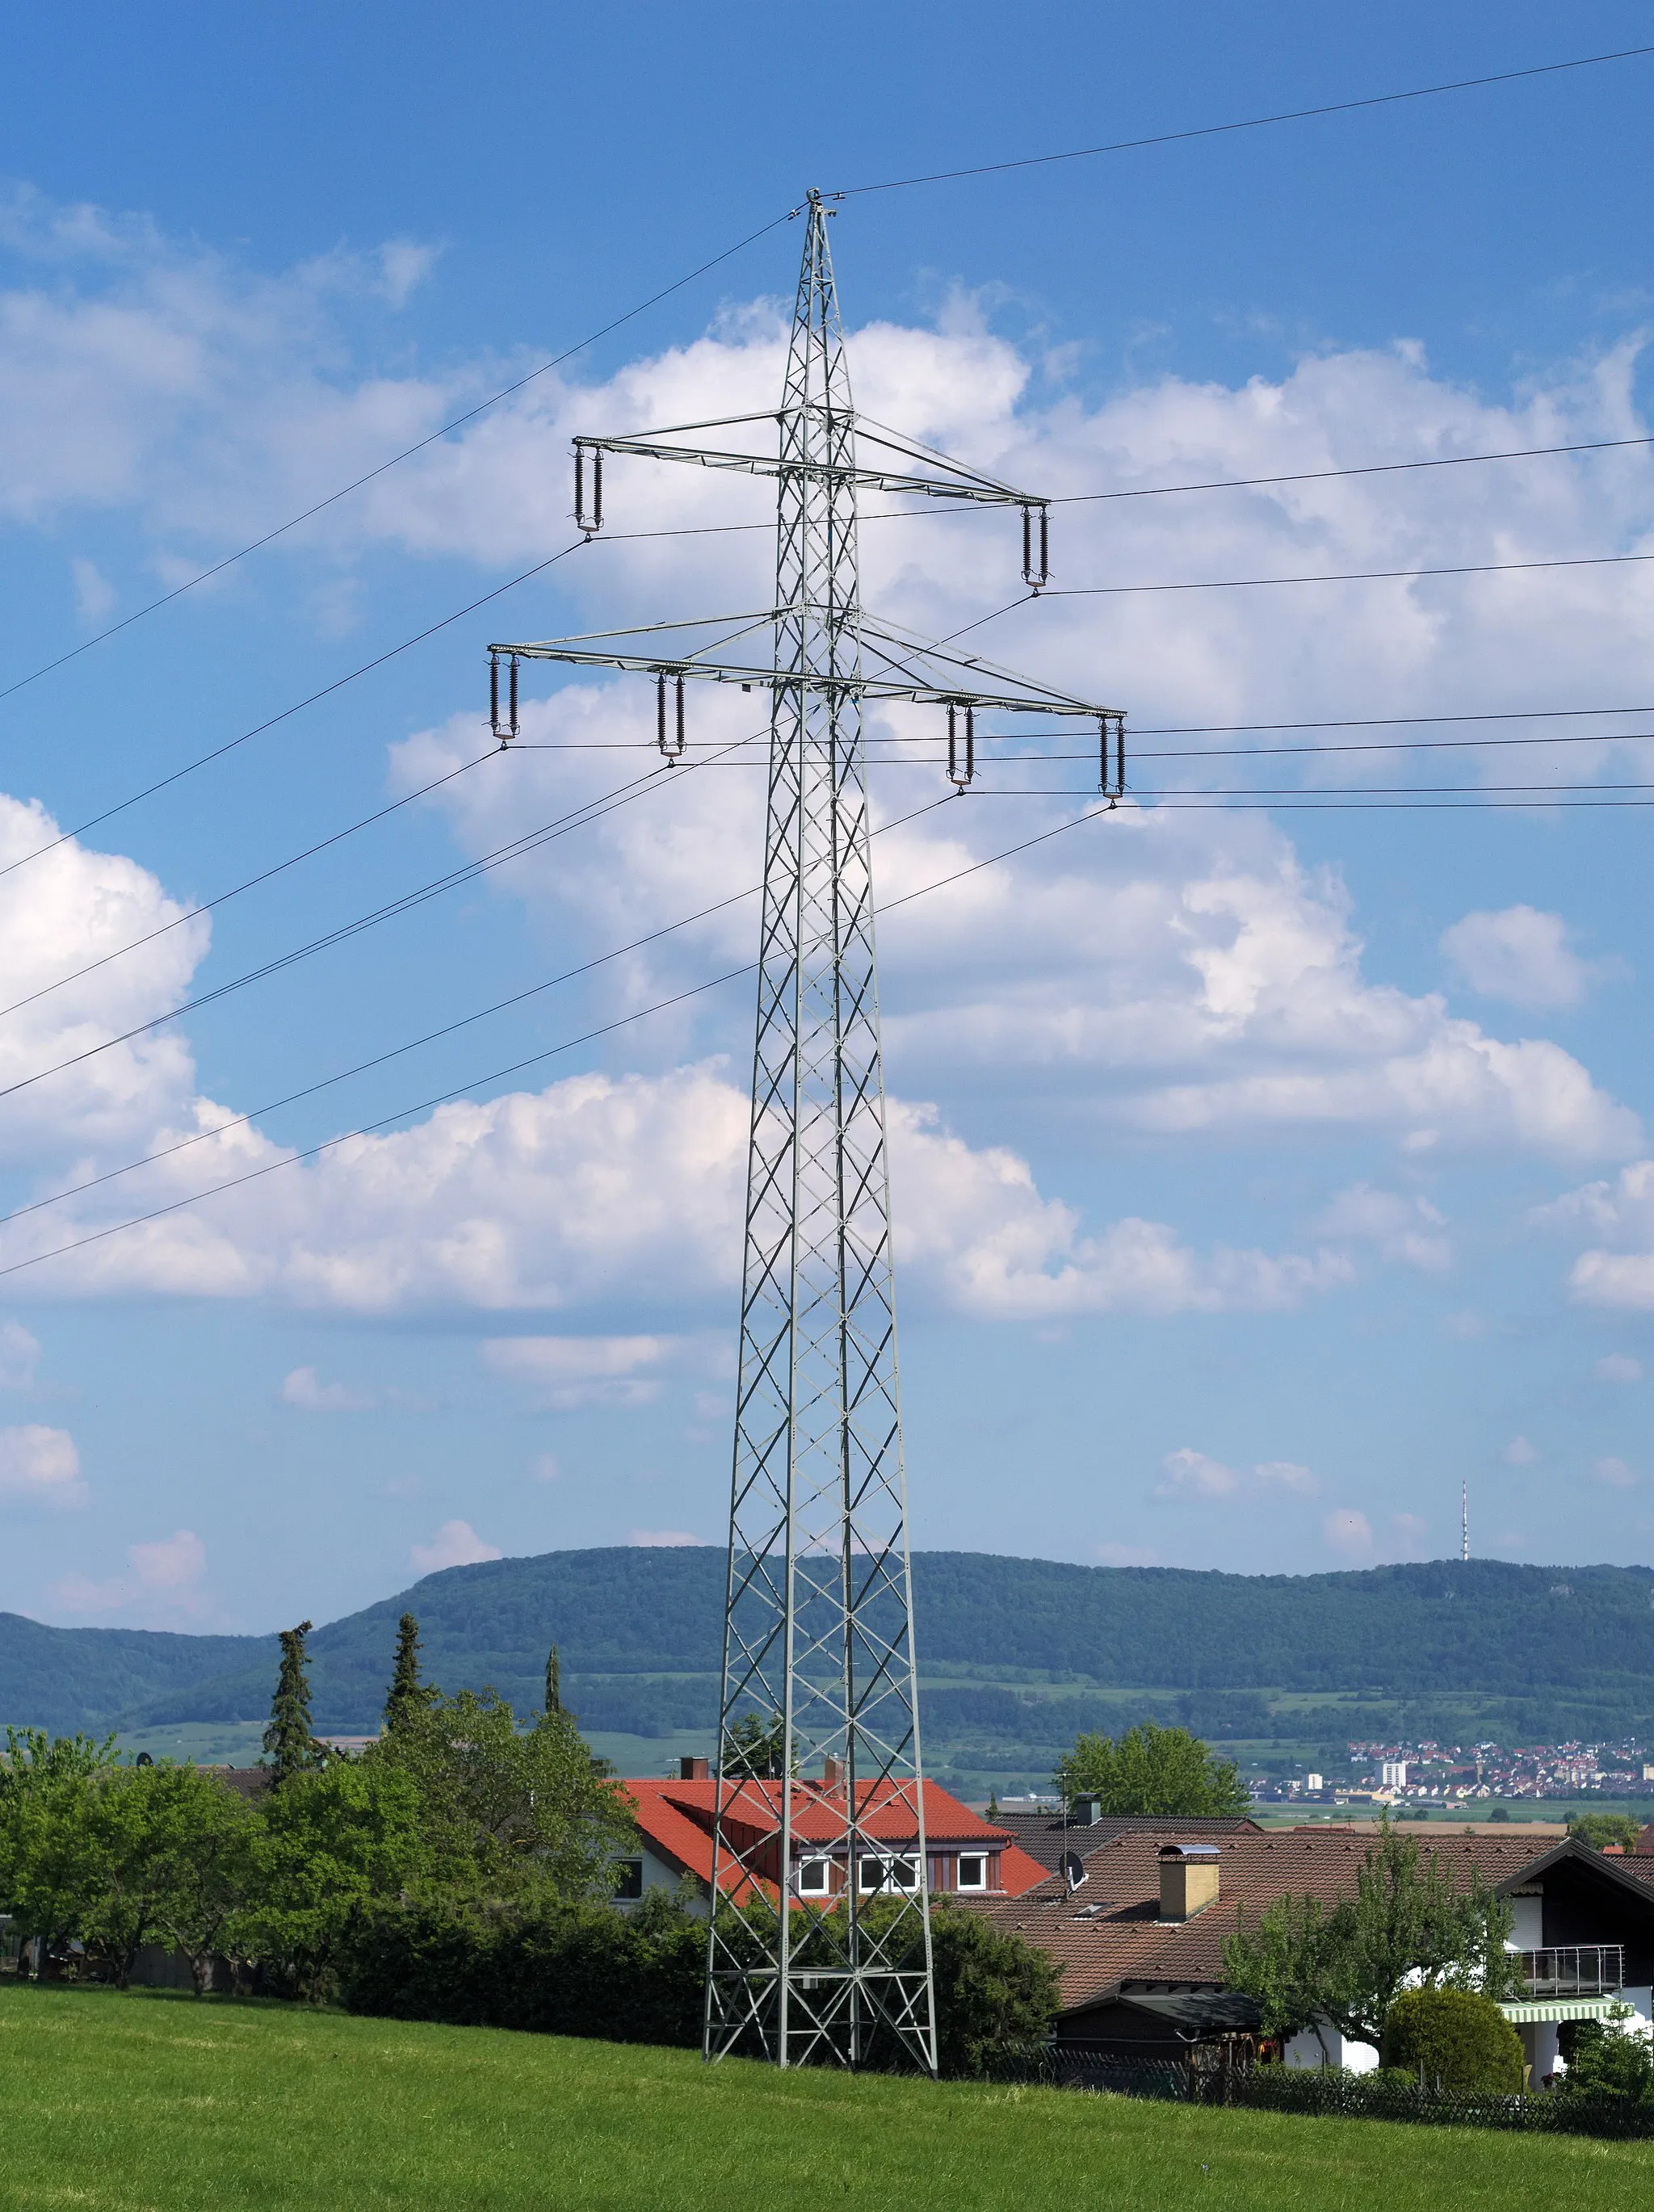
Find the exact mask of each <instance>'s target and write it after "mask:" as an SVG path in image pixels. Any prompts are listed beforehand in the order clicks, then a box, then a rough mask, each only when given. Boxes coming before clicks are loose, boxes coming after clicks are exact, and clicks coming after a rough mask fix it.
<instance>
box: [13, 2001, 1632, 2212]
mask: <svg viewBox="0 0 1654 2212" xmlns="http://www.w3.org/2000/svg"><path fill="white" fill-rule="evenodd" d="M0 2082H3V2085H4V2092H5V2100H6V2107H7V2110H8V2111H9V2112H10V2113H11V2114H12V2115H13V2116H14V2118H18V2119H19V2120H20V2121H21V2122H24V2124H16V2125H14V2126H11V2127H9V2128H8V2130H7V2131H6V2154H5V2160H4V2166H3V2176H0V2203H3V2204H4V2205H5V2206H6V2207H7V2208H8V2212H14V2208H15V2212H37V2208H39V2212H46V2208H48V2207H50V2208H52V2212H58V2208H60V2207H63V2206H65V2205H76V2206H85V2207H92V2208H95V2212H128V2208H131V2212H139V2208H143V2212H151V2208H155V2207H164V2208H166V2212H208V2208H212V2212H240V2208H244V2207H246V2208H253V2207H256V2208H260V2212H263V2208H271V2212H275V2208H283V2212H285V2208H289V2207H291V2208H294V2212H299V2208H303V2212H335V2208H337V2212H344V2208H346V2207H350V2208H351V2212H359V2209H360V2208H364V2207H365V2208H369V2212H371V2208H374V2207H378V2206H384V2207H386V2208H389V2207H392V2206H394V2207H397V2208H398V2212H408V2209H409V2208H420V2212H423V2208H429V2212H519V2208H529V2207H533V2208H540V2207H544V2208H556V2212H636V2208H638V2207H640V2206H647V2205H671V2206H672V2207H674V2208H677V2209H678V2212H700V2208H703V2207H704V2208H712V2207H714V2206H715V2207H716V2208H717V2212H761V2209H762V2212H769V2208H772V2207H774V2206H775V2205H776V2204H779V2203H819V2204H830V2205H835V2206H842V2207H843V2208H844V2212H887V2208H889V2207H891V2206H892V2205H900V2206H902V2207H903V2212H931V2208H935V2212H1002V2208H1004V2207H1006V2206H1008V2205H1015V2206H1016V2207H1017V2208H1018V2212H1073V2207H1074V2206H1076V2205H1086V2204H1092V2203H1101V2202H1104V2201H1107V2202H1108V2203H1110V2205H1111V2206H1114V2207H1122V2208H1128V2209H1129V2212H1136V2208H1141V2212H1179V2208H1181V2207H1182V2206H1184V2205H1189V2206H1200V2207H1201V2208H1203V2209H1204V2212H1253V2208H1256V2212H1279V2208H1280V2206H1281V2205H1282V2204H1290V2205H1291V2206H1292V2208H1293V2212H1323V2208H1325V2212H1335V2208H1337V2212H1344V2208H1346V2207H1347V2206H1349V2205H1353V2204H1365V2203H1376V2202H1379V2201H1383V2202H1385V2203H1402V2204H1405V2205H1407V2206H1408V2212H1432V2208H1434V2207H1436V2206H1441V2207H1443V2208H1446V2207H1448V2206H1451V2207H1452V2208H1453V2212H1480V2209H1481V2208H1483V2207H1486V2208H1488V2212H1493V2208H1498V2212H1522V2208H1525V2207H1528V2206H1533V2207H1535V2208H1538V2207H1541V2206H1546V2207H1548V2206H1551V2205H1554V2204H1555V2203H1566V2202H1569V2201H1572V2200H1574V2199H1577V2198H1578V2197H1583V2196H1584V2195H1585V2194H1587V2193H1588V2192H1589V2193H1590V2194H1591V2195H1593V2196H1602V2197H1608V2198H1615V2199H1618V2200H1620V2201H1625V2202H1635V2201H1637V2200H1638V2199H1639V2197H1641V2195H1642V2192H1643V2191H1646V2190H1647V2189H1648V2188H1649V2186H1650V2185H1651V2182H1654V2144H1651V2143H1627V2144H1616V2143H1601V2142H1581V2141H1572V2140H1568V2139H1566V2138H1555V2137H1543V2136H1542V2137H1533V2136H1527V2137H1517V2136H1500V2135H1495V2134H1483V2133H1481V2132H1477V2131H1474V2130H1456V2129H1431V2128H1408V2127H1404V2126H1396V2125H1387V2124H1383V2123H1379V2122H1359V2121H1329V2120H1328V2121H1317V2120H1308V2119H1298V2118H1276V2117H1274V2116H1273V2115H1267V2114H1262V2113H1251V2112H1207V2111H1199V2110H1188V2109H1184V2108H1182V2107H1178V2106H1164V2105H1152V2104H1145V2103H1134V2102H1131V2101H1129V2100H1125V2099H1118V2098H1111V2097H1094V2096H1086V2095H1081V2094H1076V2093H1069V2092H1063V2091H1058V2090H1034V2089H1014V2088H1001V2087H977V2086H975V2085H970V2084H955V2085H950V2086H946V2087H933V2086H932V2085H930V2084H928V2083H923V2082H916V2081H891V2080H884V2079H879V2078H875V2077H871V2076H863V2077H861V2078H860V2079H855V2080H851V2079H847V2078H845V2077H844V2076H842V2075H832V2074H825V2073H815V2072H809V2073H794V2074H789V2075H777V2074H775V2073H773V2072H771V2071H769V2069H763V2068H759V2067H756V2066H751V2065H743V2064H728V2065H725V2066H722V2067H720V2068H718V2069H715V2070H710V2071H709V2070H708V2069H705V2068H703V2067H702V2064H701V2063H700V2061H699V2059H698V2058H697V2057H694V2056H693V2055H692V2054H690V2053H688V2052H684V2051H661V2050H654V2049H642V2048H638V2047H627V2046H622V2045H612V2044H601V2043H575V2042H566V2041H562V2040H558V2039H552V2038H550V2037H537V2036H526V2035H512V2034H507V2033H501V2032H498V2031H496V2030H491V2029H483V2028H451V2027H426V2026H420V2025H410V2024H406V2023H402V2022H390V2021H370V2020H359V2019H353V2018H350V2017H348V2016H346V2015H342V2014H337V2013H325V2012H309V2011H303V2010H299V2009H296V2008H287V2007H282V2006H276V2005H256V2004H240V2003H234V2002H210V2001H209V2002H204V2003H198V2002H195V2001H193V2000H192V1999H190V1998H187V1997H173V1996H161V1995H159V1994H151V1993H144V1994H138V1993H133V1994H130V1995H121V1994H119V1993H117V1992H114V1991H104V1990H65V1989H46V1990H37V1989H33V1988H28V1987H17V1986H15V1985H14V1986H11V1987H9V1988H6V1989H4V1990H0ZM24 2116H26V2120H25V2117H24Z"/></svg>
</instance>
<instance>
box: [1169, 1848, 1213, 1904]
mask: <svg viewBox="0 0 1654 2212" xmlns="http://www.w3.org/2000/svg"><path fill="white" fill-rule="evenodd" d="M1159 1861H1160V1917H1161V1919H1162V1920H1192V1919H1193V1918H1194V1917H1195V1914H1196V1913H1197V1912H1203V1911H1205V1910H1206V1908H1207V1905H1215V1904H1216V1903H1217V1901H1218V1847H1217V1845H1216V1844H1161V1846H1160V1850H1159Z"/></svg>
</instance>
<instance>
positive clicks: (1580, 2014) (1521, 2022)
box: [1499, 1996, 1626, 2027]
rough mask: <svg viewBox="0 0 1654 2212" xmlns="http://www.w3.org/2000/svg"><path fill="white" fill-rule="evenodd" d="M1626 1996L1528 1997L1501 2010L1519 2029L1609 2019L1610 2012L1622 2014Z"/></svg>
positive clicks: (1504, 2006) (1503, 2005)
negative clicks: (1551, 2022) (1555, 2022)
mask: <svg viewBox="0 0 1654 2212" xmlns="http://www.w3.org/2000/svg"><path fill="white" fill-rule="evenodd" d="M1625 2002H1626V2001H1625V1999H1624V1998H1623V1997H1612V1996H1611V1997H1524V1998H1523V1999H1522V2000H1521V2001H1520V2002H1517V2003H1515V2004H1502V2005H1501V2006H1500V2007H1499V2010H1500V2011H1501V2012H1502V2013H1503V2014H1504V2015H1505V2019H1506V2020H1508V2021H1512V2022H1514V2024H1515V2025H1516V2026H1517V2027H1525V2026H1527V2025H1528V2024H1529V2022H1530V2021H1539V2020H1606V2019H1607V2018H1608V2015H1609V2014H1610V2013H1613V2012H1619V2011H1622V2010H1623V2009H1624V2008H1625Z"/></svg>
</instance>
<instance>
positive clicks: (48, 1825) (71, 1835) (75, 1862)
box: [0, 1728, 115, 1950]
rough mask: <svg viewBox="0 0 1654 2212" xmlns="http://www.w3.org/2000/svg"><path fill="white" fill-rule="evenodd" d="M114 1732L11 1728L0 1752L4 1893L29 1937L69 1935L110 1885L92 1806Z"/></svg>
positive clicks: (53, 1939)
mask: <svg viewBox="0 0 1654 2212" xmlns="http://www.w3.org/2000/svg"><path fill="white" fill-rule="evenodd" d="M114 1746H115V1739H114V1738H113V1736H110V1737H108V1738H107V1739H106V1741H104V1742H102V1743H98V1742H96V1741H94V1739H93V1738H92V1737H90V1736H84V1735H72V1736H62V1735H60V1736H49V1735H46V1734H45V1733H44V1731H43V1730H41V1729H12V1728H9V1729H7V1730H6V1751H5V1755H4V1757H3V1759H0V1899H3V1901H4V1904H5V1906H6V1909H7V1910H8V1911H9V1913H10V1914H11V1917H12V1919H13V1920H14V1922H15V1924H16V1928H17V1932H18V1934H19V1935H20V1936H21V1937H22V1939H23V1941H24V1942H29V1941H31V1940H33V1939H35V1938H38V1939H39V1940H40V1942H41V1944H42V1946H43V1948H45V1949H47V1950H50V1949H51V1948H52V1947H54V1946H55V1945H58V1944H61V1943H64V1942H69V1941H70V1939H71V1938H73V1937H76V1936H78V1935H79V1933H80V1930H81V1927H82V1923H84V1921H85V1919H86V1917H87V1916H88V1912H90V1911H92V1910H93V1908H94V1905H96V1902H97V1900H98V1899H99V1898H100V1895H101V1894H102V1893H103V1890H104V1888H105V1887H106V1867H105V1865H104V1863H103V1860H102V1855H101V1852H100V1845H99V1842H98V1839H97V1838H96V1837H95V1836H94V1833H93V1831H92V1827H91V1824H90V1821H89V1820H88V1813H89V1810H90V1807H91V1804H92V1802H93V1799H94V1796H95V1795H96V1792H97V1790H98V1789H99V1788H100V1784H101V1782H102V1779H103V1778H104V1777H105V1776H106V1774H108V1773H109V1772H111V1771H113V1769H114V1765H115V1748H114Z"/></svg>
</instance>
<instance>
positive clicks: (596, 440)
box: [574, 410, 1050, 513]
mask: <svg viewBox="0 0 1654 2212" xmlns="http://www.w3.org/2000/svg"><path fill="white" fill-rule="evenodd" d="M794 411H796V410H794ZM747 422H775V423H776V424H777V425H778V426H779V427H781V428H782V429H785V428H786V423H787V410H781V412H778V413H772V414H766V415H733V416H727V417H726V418H725V420H724V421H722V422H685V423H681V424H674V425H672V427H671V428H667V429H662V430H642V431H638V432H635V433H633V434H631V435H623V436H616V437H596V436H586V435H581V436H577V437H576V438H575V441H574V447H575V459H576V460H577V461H579V462H582V463H583V462H585V461H587V460H593V459H595V458H596V456H598V455H599V454H601V453H631V454H635V455H636V456H637V457H638V458H639V459H644V460H652V461H682V462H686V463H688V464H689V465H691V466H693V467H696V468H702V469H723V470H729V471H734V472H735V473H737V474H740V475H745V476H753V477H781V476H787V477H800V478H804V479H806V480H807V481H809V482H810V483H842V484H854V485H855V486H857V487H858V488H859V489H864V490H867V491H883V492H907V493H911V494H913V495H916V496H917V497H920V498H923V499H961V500H970V501H976V503H977V504H978V505H981V506H986V507H1027V508H1029V509H1031V510H1033V511H1035V512H1037V513H1043V512H1044V510H1045V509H1046V508H1047V507H1049V503H1050V502H1049V498H1048V497H1047V496H1046V495H1044V494H1043V493H1040V492H1032V491H1019V489H1017V487H1016V486H1015V485H1014V484H1008V483H1001V482H1000V479H999V478H998V477H990V476H985V475H984V474H982V471H980V470H977V469H971V468H968V467H966V465H964V462H962V461H956V460H954V459H952V457H951V456H950V455H948V454H946V453H933V452H932V451H931V450H930V448H929V447H925V446H921V445H917V444H915V443H913V442H911V441H909V440H907V439H905V438H903V437H902V436H901V435H899V434H898V433H897V432H895V431H886V430H885V428H883V426H882V425H881V426H880V427H879V428H878V429H869V428H866V427H865V426H864V425H863V424H861V423H860V422H857V420H856V417H855V416H854V414H850V415H848V416H840V418H839V419H838V420H837V421H836V422H835V426H834V427H835V428H836V429H838V430H839V431H841V432H848V436H849V439H850V441H853V443H854V445H856V446H860V444H863V443H865V444H867V445H869V446H873V447H879V448H880V449H882V451H883V452H885V453H891V454H895V455H897V456H898V457H899V458H900V459H903V460H906V461H909V462H917V463H919V464H921V469H913V468H908V469H903V468H900V467H895V466H892V465H891V464H890V463H888V462H882V461H875V460H873V459H871V458H866V459H864V458H862V457H861V456H860V454H857V455H856V457H855V458H854V459H850V460H848V461H843V460H830V459H822V458H819V457H818V456H815V455H800V453H798V452H797V451H796V450H795V451H793V452H790V453H788V454H787V456H786V457H785V458H783V457H782V456H781V455H780V454H769V453H738V452H734V451H733V450H728V449H726V448H724V447H718V446H685V445H679V444H677V443H675V442H673V441H674V440H675V438H676V437H677V436H678V434H679V433H680V432H682V431H686V430H721V429H734V428H738V427H739V425H741V424H743V423H747ZM841 443H842V441H841V440H838V439H836V440H834V441H832V447H833V450H835V451H836V450H839V449H840V447H841ZM921 471H922V472H921ZM581 474H582V484H583V480H584V471H583V470H582V472H581Z"/></svg>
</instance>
